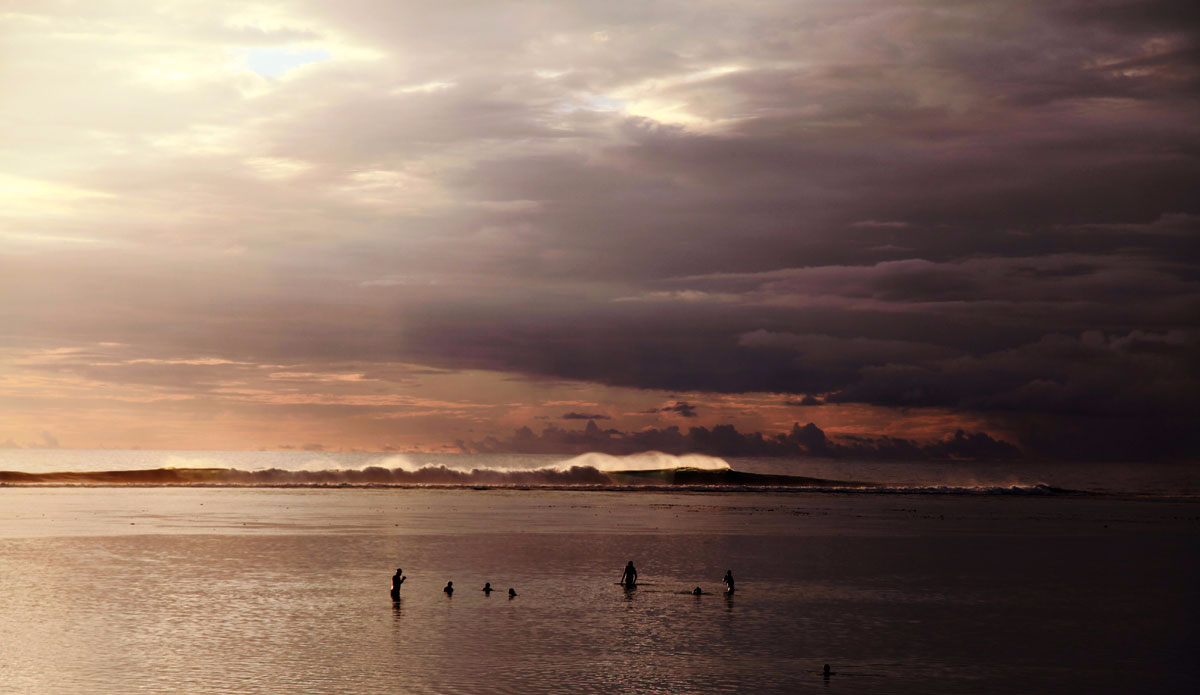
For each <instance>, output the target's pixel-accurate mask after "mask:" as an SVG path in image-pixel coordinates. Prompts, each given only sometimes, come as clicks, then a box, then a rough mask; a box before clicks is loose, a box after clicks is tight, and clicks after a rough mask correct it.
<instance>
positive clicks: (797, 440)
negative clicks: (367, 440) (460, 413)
mask: <svg viewBox="0 0 1200 695" xmlns="http://www.w3.org/2000/svg"><path fill="white" fill-rule="evenodd" d="M458 445H459V447H460V448H461V449H463V450H464V451H468V452H481V453H519V454H583V453H588V452H600V453H606V454H614V455H624V454H633V453H637V452H642V451H661V452H664V453H668V454H689V453H691V454H708V455H711V456H821V457H832V458H855V459H880V460H919V459H931V460H944V459H957V460H995V459H1017V458H1021V456H1022V453H1021V451H1020V450H1019V449H1017V448H1016V447H1014V446H1013V445H1011V444H1009V443H1007V442H1003V441H999V440H996V439H993V438H991V437H990V436H988V435H987V434H985V433H983V432H976V433H972V434H968V433H966V432H964V431H962V430H958V431H957V432H955V433H954V435H953V436H952V437H950V438H948V439H945V440H943V441H940V442H934V443H926V444H919V443H917V442H913V441H910V440H908V439H901V438H897V437H856V436H850V437H841V438H838V439H837V440H831V439H829V438H828V437H826V436H825V432H824V431H822V430H821V428H819V427H817V426H816V425H814V424H813V423H811V422H810V423H808V424H807V425H804V426H803V427H801V426H800V424H799V423H796V424H794V425H793V426H792V429H791V431H790V432H787V433H784V434H777V435H764V434H763V433H761V432H748V433H743V432H738V431H737V428H735V427H734V426H733V425H716V426H714V427H713V428H712V429H709V428H707V427H691V428H689V429H688V430H687V432H683V431H681V430H680V429H679V427H676V426H671V427H667V428H664V429H654V428H651V429H646V430H641V431H639V432H621V431H619V430H615V429H606V430H605V429H600V428H599V427H598V426H597V425H596V423H595V422H589V423H588V425H587V427H586V428H584V429H582V430H566V429H561V428H558V427H548V428H546V429H544V430H542V433H541V434H540V435H539V434H535V433H534V432H533V430H531V429H530V428H528V427H522V428H520V429H518V430H517V431H515V432H514V433H513V435H512V436H511V437H508V438H506V439H498V438H495V437H488V438H487V439H484V440H483V441H479V442H461V441H460V442H458Z"/></svg>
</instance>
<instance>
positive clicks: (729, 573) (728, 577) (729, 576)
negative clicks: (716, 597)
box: [721, 570, 733, 594]
mask: <svg viewBox="0 0 1200 695" xmlns="http://www.w3.org/2000/svg"><path fill="white" fill-rule="evenodd" d="M721 581H723V582H725V585H726V586H728V587H729V588H727V589H725V593H727V594H732V593H733V570H725V577H724V578H723V579H722V580H721Z"/></svg>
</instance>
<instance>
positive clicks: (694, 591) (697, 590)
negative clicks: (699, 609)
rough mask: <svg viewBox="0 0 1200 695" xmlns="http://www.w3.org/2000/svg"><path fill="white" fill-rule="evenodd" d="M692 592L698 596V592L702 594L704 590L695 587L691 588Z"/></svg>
mask: <svg viewBox="0 0 1200 695" xmlns="http://www.w3.org/2000/svg"><path fill="white" fill-rule="evenodd" d="M692 593H693V594H695V595H696V596H699V595H700V594H703V593H704V592H703V591H701V590H700V587H696V588H695V589H692Z"/></svg>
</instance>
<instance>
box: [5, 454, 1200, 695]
mask: <svg viewBox="0 0 1200 695" xmlns="http://www.w3.org/2000/svg"><path fill="white" fill-rule="evenodd" d="M166 456H167V455H166V454H160V453H154V452H128V453H125V454H122V453H117V452H101V453H100V454H97V455H95V457H94V458H92V459H89V458H88V456H87V454H82V453H80V452H72V453H66V452H48V455H47V457H45V458H54V457H58V458H57V459H55V460H54V461H51V462H49V463H47V462H46V461H44V460H43V461H42V464H44V465H45V468H44V469H43V470H46V471H53V470H59V471H61V470H113V469H117V468H120V466H114V465H113V464H114V462H123V464H124V466H125V468H126V469H127V470H128V469H137V468H147V467H153V466H155V465H162V464H161V462H162V461H163V460H164V458H165V457H166ZM170 456H179V455H178V454H170ZM254 456H255V455H254V454H247V453H238V454H211V453H206V454H205V455H204V456H203V457H197V458H202V459H204V461H205V462H204V463H202V464H200V465H212V461H214V460H215V461H217V462H218V463H223V464H224V465H227V466H230V467H240V468H245V469H249V468H252V467H253V466H251V465H247V462H248V461H250V460H251V459H254ZM21 457H24V458H23V459H22V460H20V461H18V460H17V459H18V458H21ZM72 457H73V458H72ZM36 458H37V456H36V455H35V454H34V453H33V452H20V453H19V455H18V456H15V457H9V458H7V459H6V461H5V462H6V464H7V465H4V466H0V468H3V469H6V470H14V469H16V470H25V471H26V472H30V471H31V469H36V468H37V465H35V464H31V463H29V461H30V459H36ZM271 458H273V460H272V461H271V462H270V463H268V464H267V465H268V466H269V467H275V468H282V469H286V470H301V469H312V468H314V466H312V465H311V464H313V463H314V461H315V462H316V464H317V465H316V466H315V468H321V467H322V465H325V466H328V462H329V461H333V462H334V463H338V464H343V465H344V466H345V467H346V468H350V467H352V466H355V467H362V466H369V465H377V464H378V461H379V458H380V457H378V456H376V457H370V456H366V455H331V454H321V455H308V454H291V455H290V456H276V455H274V454H272V455H271ZM64 459H70V460H71V461H73V462H75V463H77V464H79V465H74V466H67V467H64V466H63V465H61V464H62V461H63V460H64ZM254 460H257V461H259V462H261V461H262V460H263V459H262V458H257V459H254ZM89 461H90V462H91V465H90V467H89V466H88V465H87V464H88V463H89ZM323 462H324V463H323ZM448 462H449V463H453V464H454V465H457V466H466V467H470V466H471V465H476V464H479V463H480V460H478V459H473V460H471V461H467V460H463V459H459V460H458V461H457V462H455V461H451V460H449V459H444V458H443V459H439V460H438V463H437V465H444V464H446V463H448ZM35 463H36V462H35ZM147 463H150V465H149V466H148V465H147ZM428 463H430V462H429V461H417V464H418V465H426V464H428ZM486 463H487V465H490V466H493V467H500V468H503V467H508V468H511V469H528V468H536V467H537V466H538V465H541V464H544V463H546V461H545V460H544V459H542V458H536V459H525V460H522V459H521V457H514V458H510V459H505V460H501V461H496V460H490V461H487V462H486ZM730 463H732V464H733V465H734V467H735V468H737V467H742V468H754V467H755V466H757V467H758V468H759V470H761V471H764V472H781V471H785V472H789V473H794V474H797V475H811V476H814V477H822V478H831V479H833V478H837V479H842V480H847V479H849V480H863V481H867V480H876V481H878V482H881V483H883V485H881V486H880V487H878V488H876V489H873V490H872V491H847V490H837V489H829V488H815V489H804V488H799V489H737V490H722V489H718V488H711V487H710V488H688V489H684V490H671V489H666V488H664V487H662V486H658V487H654V488H653V489H645V490H643V489H635V488H629V487H620V486H616V487H610V486H603V485H599V486H596V485H593V486H584V487H580V488H578V489H576V488H571V487H569V486H567V487H562V486H559V487H538V486H524V487H506V486H492V487H485V488H483V489H475V488H474V487H462V486H457V487H455V486H448V487H438V488H429V487H424V486H419V485H418V486H400V487H388V486H377V485H376V486H365V487H345V486H340V485H334V486H318V487H312V486H288V487H195V486H188V487H176V486H165V487H164V486H155V487H130V486H62V485H56V486H8V487H4V488H0V692H6V693H7V692H12V693H39V694H40V693H49V694H55V693H128V692H142V693H182V692H186V693H258V692H262V693H266V692H271V693H276V692H287V693H350V694H357V693H509V692H511V693H518V692H519V693H524V694H531V693H533V694H536V693H595V692H630V693H634V692H637V693H719V692H765V693H791V692H815V691H820V692H831V691H841V692H848V693H855V692H871V693H931V692H932V693H962V692H997V693H1000V692H1039V693H1051V692H1055V693H1057V692H1131V691H1148V692H1191V691H1195V689H1196V687H1197V686H1198V685H1200V672H1198V670H1197V666H1196V665H1195V659H1194V654H1195V651H1196V648H1197V646H1200V631H1198V630H1197V627H1196V625H1197V622H1196V620H1197V617H1198V616H1200V610H1198V608H1200V594H1198V592H1196V590H1195V587H1196V586H1200V582H1198V580H1200V554H1198V553H1197V551H1198V550H1200V504H1198V503H1197V500H1196V498H1195V496H1194V489H1195V488H1194V487H1189V486H1194V482H1195V480H1194V478H1193V477H1192V474H1191V472H1190V470H1191V469H1190V468H1188V467H1186V466H1185V467H1178V466H1177V467H1166V468H1160V469H1157V470H1150V469H1149V468H1145V469H1139V470H1138V471H1136V472H1133V473H1131V472H1129V470H1128V469H1127V468H1114V469H1111V470H1108V469H1104V468H1093V469H1091V470H1093V471H1099V472H1098V473H1096V472H1093V473H1091V474H1090V475H1089V474H1088V473H1087V471H1088V469H1087V468H1086V467H1065V468H1064V467H1062V466H1057V467H1056V466H1049V465H1044V466H1041V467H1040V468H1038V467H1028V468H1022V467H1021V466H1019V465H1016V464H1003V465H998V466H990V467H989V466H984V467H976V469H975V470H971V469H970V464H948V465H947V466H946V467H942V466H941V465H935V464H922V466H917V467H912V466H909V467H905V465H901V464H895V465H893V466H891V467H889V466H881V465H879V464H874V463H866V462H864V463H861V464H857V465H855V464H846V463H845V462H841V463H839V462H812V461H807V462H805V461H792V462H786V461H732V462H730ZM15 464H22V465H20V466H18V465H15ZM532 464H536V465H532ZM822 467H825V468H822ZM831 473H835V474H836V475H832V474H831ZM868 474H870V475H868ZM1067 482H1075V483H1080V484H1076V485H1074V486H1069V485H1066V483H1067ZM1122 486H1123V487H1122ZM1014 489H1015V490H1016V491H1017V492H1016V493H1015V494H1010V493H1012V491H1013V490H1014ZM906 490H907V491H906ZM630 560H633V561H634V563H635V564H636V565H637V567H638V570H639V586H638V587H637V588H636V589H634V590H633V591H626V590H625V589H624V588H623V587H621V586H618V585H617V581H618V580H619V578H620V575H621V570H622V568H623V567H624V565H625V563H626V562H628V561H630ZM397 567H402V568H403V569H404V573H405V575H406V576H407V577H408V579H407V580H406V582H405V584H404V587H403V589H402V591H401V595H402V598H401V600H400V601H399V602H393V601H391V599H390V598H389V596H388V589H389V588H390V578H391V574H392V573H393V572H394V571H395V569H396V568H397ZM726 570H732V571H733V574H734V576H735V577H736V578H737V591H736V593H734V594H732V595H727V594H724V593H723V586H722V584H721V583H720V579H721V577H722V575H723V574H724V572H725V571H726ZM447 581H453V582H454V586H455V587H456V588H457V591H455V592H454V594H453V596H447V595H446V594H445V593H443V592H442V587H443V586H444V585H445V584H446V582H447ZM484 582H490V583H491V584H492V585H493V586H494V587H496V588H497V589H499V591H497V592H496V593H493V594H491V595H490V596H489V595H485V594H484V593H483V592H482V591H480V590H479V589H480V588H481V587H482V586H483V584H484ZM510 586H511V587H513V588H514V589H515V590H516V591H517V594H518V595H517V596H516V597H515V598H512V599H509V598H508V596H507V595H506V594H507V589H508V588H509V587H510ZM697 586H699V587H700V588H701V589H702V591H703V592H704V593H703V594H702V595H700V596H694V595H692V594H691V593H690V592H691V591H692V589H694V588H695V587H697ZM826 663H828V664H830V667H831V670H832V671H833V674H832V675H831V676H830V677H829V678H828V679H826V678H825V677H824V676H823V675H822V673H821V670H822V666H823V665H824V664H826Z"/></svg>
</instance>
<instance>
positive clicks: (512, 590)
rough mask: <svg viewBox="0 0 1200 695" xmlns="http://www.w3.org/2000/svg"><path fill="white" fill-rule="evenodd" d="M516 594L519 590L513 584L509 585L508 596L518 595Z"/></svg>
mask: <svg viewBox="0 0 1200 695" xmlns="http://www.w3.org/2000/svg"><path fill="white" fill-rule="evenodd" d="M516 595H517V590H516V589H514V588H512V587H511V586H510V587H508V597H509V598H512V597H513V596H516Z"/></svg>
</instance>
